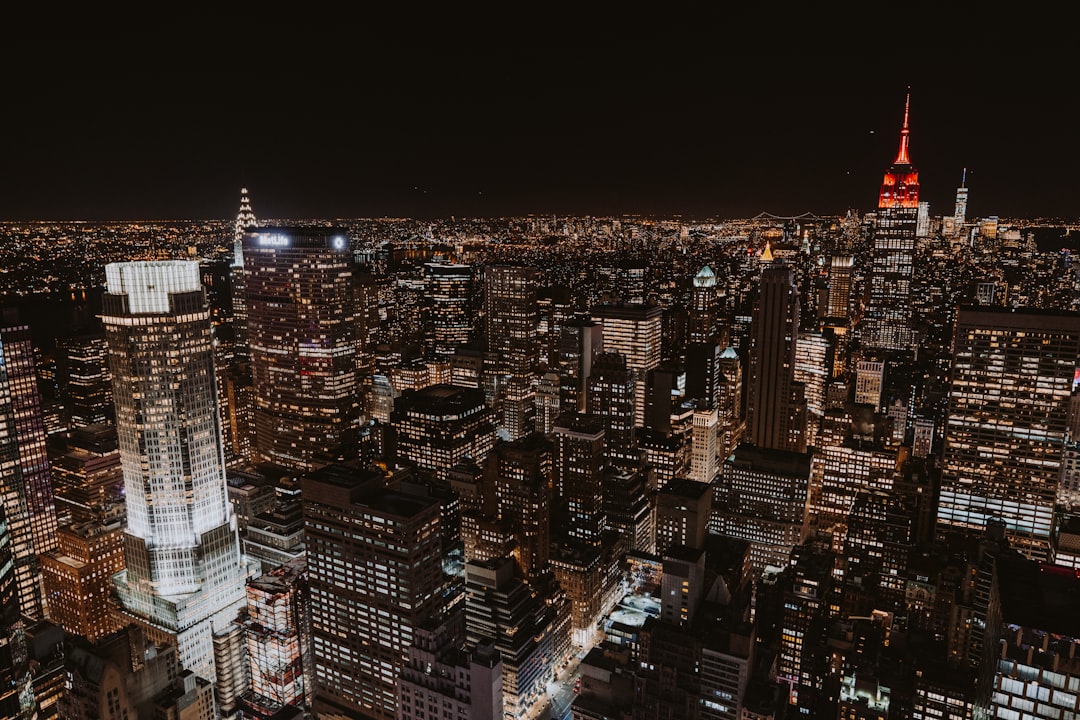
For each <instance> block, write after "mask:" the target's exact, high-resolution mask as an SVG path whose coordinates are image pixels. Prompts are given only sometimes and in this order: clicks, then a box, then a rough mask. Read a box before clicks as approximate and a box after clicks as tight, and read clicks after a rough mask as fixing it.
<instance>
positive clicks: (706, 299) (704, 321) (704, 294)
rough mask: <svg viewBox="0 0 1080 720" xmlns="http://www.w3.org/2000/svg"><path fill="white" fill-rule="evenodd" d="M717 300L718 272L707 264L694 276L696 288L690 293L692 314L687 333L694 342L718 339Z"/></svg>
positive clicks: (707, 341)
mask: <svg viewBox="0 0 1080 720" xmlns="http://www.w3.org/2000/svg"><path fill="white" fill-rule="evenodd" d="M718 305H719V303H718V302H717V300H716V273H714V272H713V269H712V268H711V267H709V266H708V265H706V266H705V267H703V268H701V271H700V272H699V273H698V274H697V275H695V276H694V288H693V290H692V291H691V295H690V315H689V317H688V318H687V320H688V322H687V335H688V336H689V338H690V342H692V343H711V342H715V341H716V336H717V332H718V328H717V321H718V318H717V312H718V310H719V308H718Z"/></svg>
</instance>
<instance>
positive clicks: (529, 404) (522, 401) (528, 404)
mask: <svg viewBox="0 0 1080 720" xmlns="http://www.w3.org/2000/svg"><path fill="white" fill-rule="evenodd" d="M484 320H485V324H486V327H485V330H486V334H487V345H488V352H489V353H490V354H491V355H492V357H494V358H497V359H498V367H499V371H500V373H501V374H503V375H504V376H505V378H506V381H505V385H504V389H503V391H502V393H500V398H499V402H498V403H497V405H498V408H497V409H498V410H500V411H501V412H500V413H499V414H500V418H501V420H500V423H499V425H500V427H501V428H502V429H503V430H504V431H505V433H506V435H507V436H508V437H509V439H511V440H516V439H518V438H521V437H524V436H525V435H528V434H529V433H530V432H531V431H532V429H533V415H532V413H533V401H534V393H533V390H532V382H531V378H530V376H531V373H532V369H533V366H534V365H536V363H537V362H538V361H539V359H540V345H539V342H537V337H536V327H537V308H536V269H535V268H532V267H526V266H518V265H490V266H488V267H486V268H484Z"/></svg>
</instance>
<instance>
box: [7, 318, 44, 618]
mask: <svg viewBox="0 0 1080 720" xmlns="http://www.w3.org/2000/svg"><path fill="white" fill-rule="evenodd" d="M4 325H6V323H0V500H2V502H3V506H4V513H5V514H6V515H7V523H8V531H9V532H10V534H11V555H12V559H13V560H14V563H15V582H16V586H17V588H18V595H19V610H20V612H21V613H22V614H23V615H25V616H27V617H31V618H35V619H39V620H40V619H41V618H42V617H43V616H44V606H43V604H42V598H41V586H40V581H41V579H40V573H39V571H38V567H39V566H38V555H41V554H44V553H47V552H50V551H52V550H55V549H56V505H55V503H54V500H53V489H52V475H51V473H50V470H49V458H48V455H47V454H46V451H45V425H44V421H43V420H42V414H41V399H40V396H39V395H38V386H37V377H36V374H35V368H34V347H33V344H32V343H31V340H30V328H28V327H27V326H26V325H17V324H13V325H10V326H8V327H4Z"/></svg>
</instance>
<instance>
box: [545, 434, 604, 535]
mask: <svg viewBox="0 0 1080 720" xmlns="http://www.w3.org/2000/svg"><path fill="white" fill-rule="evenodd" d="M551 438H552V442H553V445H554V451H555V452H554V472H553V474H552V480H553V487H554V490H555V494H556V495H557V496H558V498H559V501H560V504H561V505H563V506H564V509H565V511H566V513H567V525H566V533H565V534H566V537H567V538H569V539H572V540H575V541H578V542H582V543H585V544H587V545H596V544H597V543H599V542H600V536H601V534H602V533H603V531H604V526H605V518H604V508H603V506H604V496H603V488H602V486H601V475H602V472H603V469H604V425H603V423H602V421H601V420H600V419H599V418H596V417H594V416H590V415H580V414H570V413H566V414H564V415H561V416H560V417H559V419H558V421H557V422H556V424H555V428H554V430H553V432H552V436H551Z"/></svg>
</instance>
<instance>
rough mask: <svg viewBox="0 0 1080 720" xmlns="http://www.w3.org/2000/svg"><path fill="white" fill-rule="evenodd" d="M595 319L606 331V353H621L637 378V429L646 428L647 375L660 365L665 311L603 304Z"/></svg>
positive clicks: (635, 386)
mask: <svg viewBox="0 0 1080 720" xmlns="http://www.w3.org/2000/svg"><path fill="white" fill-rule="evenodd" d="M592 315H593V317H594V318H595V319H596V320H597V321H598V322H599V323H600V324H601V325H602V326H603V328H604V352H607V353H621V354H622V355H624V356H625V357H626V368H627V369H628V370H629V371H630V372H631V373H632V374H633V378H634V418H633V426H634V427H643V426H644V425H645V376H646V374H647V373H648V372H649V371H650V370H652V369H654V368H656V367H659V365H660V342H661V334H662V325H663V310H661V309H660V308H659V307H657V306H654V305H631V304H621V305H600V306H599V307H595V308H593V310H592Z"/></svg>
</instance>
